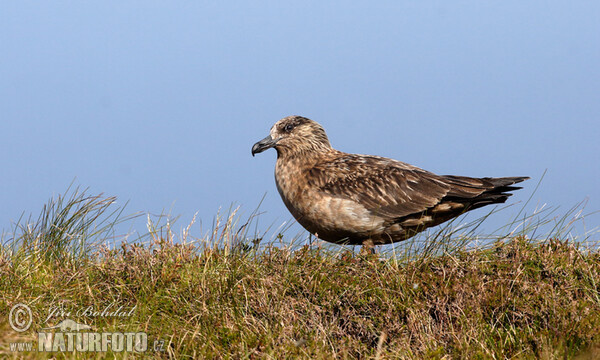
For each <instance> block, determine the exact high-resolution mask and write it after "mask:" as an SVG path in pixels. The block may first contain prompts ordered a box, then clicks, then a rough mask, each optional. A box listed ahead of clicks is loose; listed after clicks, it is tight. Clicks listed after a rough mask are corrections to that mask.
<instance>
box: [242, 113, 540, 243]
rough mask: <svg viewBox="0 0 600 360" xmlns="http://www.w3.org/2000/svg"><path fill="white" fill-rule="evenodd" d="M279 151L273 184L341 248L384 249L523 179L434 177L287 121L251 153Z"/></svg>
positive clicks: (306, 221) (313, 125) (313, 228)
mask: <svg viewBox="0 0 600 360" xmlns="http://www.w3.org/2000/svg"><path fill="white" fill-rule="evenodd" d="M269 148H275V150H277V163H276V165H275V182H276V184H277V190H279V194H280V195H281V198H282V199H283V202H284V203H285V205H286V206H287V208H288V209H289V211H290V212H291V213H292V215H293V216H294V218H296V220H297V221H298V222H299V223H300V224H301V225H302V226H303V227H304V228H305V229H306V230H308V231H309V232H311V233H312V234H314V235H315V236H317V237H318V238H320V239H322V240H325V241H329V242H332V243H336V244H351V245H367V246H372V245H379V244H390V243H394V242H397V241H402V240H406V239H408V238H410V237H412V236H414V235H415V234H417V233H419V232H421V231H423V230H425V229H426V228H428V227H431V226H435V225H438V224H440V223H443V222H444V221H447V220H450V219H452V218H454V217H457V216H459V215H461V214H463V213H464V212H466V211H469V210H473V209H477V208H480V207H482V206H485V205H489V204H497V203H503V202H505V201H506V199H507V198H508V197H509V196H510V195H511V194H509V193H507V192H508V191H513V190H517V189H521V188H520V187H516V186H511V185H513V184H516V183H519V182H521V181H523V180H527V179H529V178H528V177H526V176H518V177H503V178H490V177H485V178H471V177H465V176H453V175H436V174H433V173H431V172H428V171H425V170H423V169H420V168H418V167H416V166H412V165H410V164H406V163H403V162H400V161H396V160H392V159H387V158H383V157H379V156H370V155H356V154H347V153H344V152H341V151H338V150H335V149H334V148H332V147H331V145H330V144H329V139H328V138H327V135H326V134H325V130H324V129H323V127H322V126H321V125H319V124H318V123H317V122H315V121H312V120H310V119H307V118H305V117H302V116H288V117H286V118H283V119H281V120H279V121H278V122H277V123H275V125H273V127H272V128H271V132H270V134H269V136H267V137H266V138H264V139H262V140H261V141H259V142H257V143H256V144H254V146H252V155H253V156H254V154H257V153H260V152H263V151H265V150H267V149H269Z"/></svg>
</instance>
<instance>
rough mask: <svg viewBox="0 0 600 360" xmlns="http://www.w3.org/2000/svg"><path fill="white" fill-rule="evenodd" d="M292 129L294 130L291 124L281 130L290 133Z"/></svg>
mask: <svg viewBox="0 0 600 360" xmlns="http://www.w3.org/2000/svg"><path fill="white" fill-rule="evenodd" d="M293 129H294V125H292V124H287V125H286V126H285V127H284V128H283V130H285V131H286V132H290V131H292V130H293Z"/></svg>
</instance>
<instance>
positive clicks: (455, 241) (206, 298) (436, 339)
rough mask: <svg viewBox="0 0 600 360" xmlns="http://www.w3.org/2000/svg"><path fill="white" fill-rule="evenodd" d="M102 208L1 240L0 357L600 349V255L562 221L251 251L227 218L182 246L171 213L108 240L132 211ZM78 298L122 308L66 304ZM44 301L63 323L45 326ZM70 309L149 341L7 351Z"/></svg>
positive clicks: (427, 354)
mask: <svg viewBox="0 0 600 360" xmlns="http://www.w3.org/2000/svg"><path fill="white" fill-rule="evenodd" d="M113 201H114V198H110V197H109V198H105V197H101V196H92V197H90V196H87V195H85V194H84V193H79V192H78V191H75V192H74V193H73V194H72V195H71V196H65V197H59V198H58V199H53V200H51V201H50V202H49V204H48V205H47V206H46V207H45V208H44V210H43V211H42V215H41V216H40V218H39V219H37V220H36V221H31V220H29V221H28V222H27V224H22V225H19V224H17V225H15V228H14V229H13V231H12V233H9V234H5V235H4V237H3V240H2V246H1V248H0V299H1V301H0V319H2V321H0V339H2V340H0V354H2V356H4V357H9V358H10V357H14V358H22V357H27V358H47V357H53V358H55V357H58V358H63V357H64V358H89V357H93V356H96V357H99V358H103V357H113V356H117V357H131V356H133V357H138V356H139V357H151V358H152V357H156V358H194V359H195V358H207V359H221V358H223V359H229V358H233V359H254V358H269V359H283V358H307V359H331V358H340V359H346V358H361V359H398V358H400V359H404V358H406V359H454V358H456V359H466V358H474V359H504V358H516V359H528V358H543V359H554V358H577V359H579V358H581V359H593V358H598V357H600V346H599V345H600V252H599V251H598V249H597V247H594V246H592V245H589V244H587V245H586V244H584V241H577V242H576V241H573V239H572V238H570V237H569V236H568V235H567V233H568V231H567V230H568V226H569V225H570V224H569V222H568V221H567V220H565V218H560V219H559V220H558V221H556V222H555V224H557V225H559V226H556V227H555V228H554V229H552V231H551V233H549V234H547V235H546V236H542V237H541V238H540V237H538V239H539V240H532V239H531V237H532V236H531V234H532V233H534V232H535V231H536V227H535V225H539V224H540V221H538V222H537V224H534V226H533V227H532V225H531V224H530V225H527V226H525V225H523V226H521V227H520V229H521V231H520V232H519V233H516V232H513V233H510V232H507V233H510V235H509V236H508V237H505V238H497V239H496V240H495V241H493V242H488V243H487V244H486V246H475V245H474V240H475V239H476V238H477V235H476V234H475V233H474V232H473V230H472V229H473V228H477V226H476V224H475V225H472V226H470V227H469V229H471V230H464V231H463V230H461V231H462V232H460V231H458V230H456V228H452V227H447V228H443V229H441V230H440V231H438V232H437V233H433V234H431V233H430V234H424V235H423V237H421V238H417V239H415V240H414V241H408V242H406V244H401V245H399V246H397V247H394V248H392V249H391V250H389V251H387V252H384V253H379V254H369V255H361V254H357V253H356V252H354V251H353V249H351V248H344V247H339V246H329V247H328V246H325V245H324V244H322V243H320V242H319V243H315V244H311V245H296V244H295V243H294V242H293V241H290V242H288V243H286V242H285V236H284V235H279V236H278V237H277V238H276V239H275V240H274V241H272V242H270V243H269V244H263V242H264V241H262V242H261V239H260V238H261V236H258V235H253V236H249V233H248V230H247V229H248V228H249V227H250V226H249V224H248V223H246V224H243V225H241V226H238V224H237V217H236V212H235V211H232V212H231V214H230V215H229V216H227V217H225V218H221V217H218V218H217V220H216V222H215V224H214V228H213V230H212V231H211V232H209V233H208V234H206V235H205V236H203V237H202V238H200V239H192V237H191V236H190V235H189V227H188V228H186V229H184V230H183V232H182V234H181V235H179V236H177V235H176V234H174V233H173V231H172V230H171V224H170V223H169V222H167V224H166V225H164V226H159V225H156V224H155V222H153V221H152V220H151V219H150V218H149V219H148V229H149V231H148V234H147V236H146V237H142V238H139V239H136V241H129V242H128V241H123V242H122V243H115V242H114V241H112V240H110V239H112V237H113V236H114V231H115V230H114V229H115V227H114V226H115V224H117V223H119V222H120V221H124V220H128V219H129V218H121V212H122V209H116V210H113V205H112V203H113ZM251 218H252V217H251ZM525 219H526V220H527V219H531V217H526V218H525ZM543 221H545V220H543ZM543 221H542V222H543ZM526 222H527V221H526ZM513 225H514V224H513ZM190 226H191V224H190ZM511 228H519V226H511ZM582 240H589V239H582ZM107 242H108V244H107ZM111 244H112V245H111ZM114 244H117V245H114ZM109 245H110V246H109ZM18 303H22V304H27V305H28V306H29V307H30V308H31V310H32V325H31V327H30V328H29V330H27V331H25V332H21V333H18V332H16V331H14V330H13V329H12V328H11V327H10V325H9V324H8V322H5V321H4V319H7V318H8V316H9V312H10V310H11V308H12V307H13V305H15V304H18ZM90 305H91V306H93V307H94V309H96V310H97V311H99V310H100V309H105V308H110V309H113V310H114V309H117V308H119V307H120V308H122V309H125V310H127V311H128V312H129V314H127V316H83V315H81V316H79V315H80V314H79V315H78V314H77V313H76V310H77V309H82V308H86V307H88V306H90ZM53 307H59V308H60V309H62V310H63V311H64V312H65V313H63V314H62V315H64V316H54V317H51V318H50V319H47V318H48V313H49V309H50V308H53ZM68 312H70V313H69V314H67V313H68ZM66 317H68V318H70V319H73V320H75V321H77V322H79V323H84V324H87V325H90V326H91V327H92V330H88V331H95V332H123V333H124V332H145V333H147V336H148V350H147V351H146V352H144V353H141V354H140V353H136V352H135V351H133V352H120V353H112V352H110V351H109V352H108V353H102V352H100V353H89V352H88V353H82V352H76V351H75V352H69V351H66V352H36V351H21V352H18V351H15V348H11V344H13V345H14V344H16V343H26V342H30V343H33V346H34V349H35V348H37V347H38V343H37V341H38V337H37V336H38V335H37V333H38V331H40V329H43V328H47V327H49V326H55V325H56V324H58V323H59V322H60V321H61V320H63V319H64V318H66ZM46 331H48V330H46ZM52 331H54V332H60V330H58V329H54V330H52ZM156 345H158V347H156V348H155V346H156ZM155 350H156V351H155Z"/></svg>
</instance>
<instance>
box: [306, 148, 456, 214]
mask: <svg viewBox="0 0 600 360" xmlns="http://www.w3.org/2000/svg"><path fill="white" fill-rule="evenodd" d="M309 178H310V179H311V182H312V184H311V185H313V186H316V187H318V188H319V190H320V191H321V192H323V193H326V194H328V195H330V196H335V197H341V198H344V199H350V200H353V201H355V202H357V203H359V204H361V205H362V206H364V207H365V208H366V209H368V210H369V211H370V212H372V213H373V214H374V215H377V216H381V217H384V218H388V219H389V220H392V219H397V218H400V217H404V216H407V215H411V214H415V213H420V212H423V211H425V210H427V209H429V208H431V207H433V206H435V205H437V204H438V203H439V202H440V200H441V199H442V198H443V197H444V196H446V194H447V193H448V192H449V191H450V186H449V185H448V184H446V183H445V182H443V181H442V179H441V178H440V177H439V176H438V175H435V174H433V173H430V172H428V171H425V170H422V169H420V168H417V167H415V166H412V165H409V164H406V163H403V162H400V161H396V160H391V159H386V158H381V157H378V156H366V155H354V154H344V155H343V156H339V157H336V158H334V159H330V160H328V161H324V162H322V163H319V164H317V165H316V166H314V167H313V168H312V169H310V176H309Z"/></svg>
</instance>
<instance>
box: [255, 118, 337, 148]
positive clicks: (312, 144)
mask: <svg viewBox="0 0 600 360" xmlns="http://www.w3.org/2000/svg"><path fill="white" fill-rule="evenodd" d="M269 148H275V150H277V156H278V157H279V156H282V155H300V154H310V153H318V152H324V151H328V150H331V145H330V144H329V139H328V138H327V134H325V129H323V127H322V126H321V125H319V123H317V122H315V121H312V120H310V119H308V118H305V117H302V116H297V115H293V116H288V117H285V118H283V119H281V120H279V121H278V122H276V123H275V125H273V127H272V128H271V132H270V133H269V135H268V136H267V137H266V138H264V139H262V140H261V141H259V142H257V143H256V144H254V146H252V156H254V154H258V153H261V152H263V151H265V150H267V149H269Z"/></svg>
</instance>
